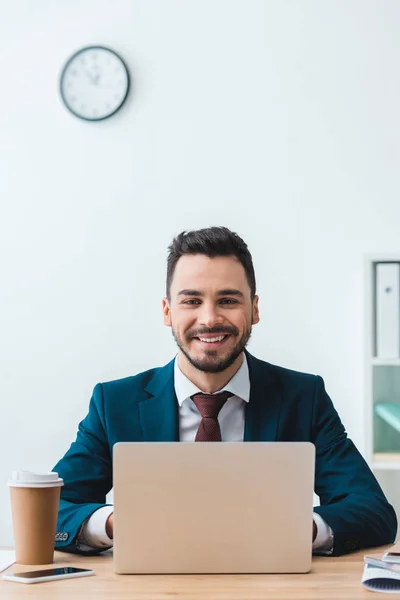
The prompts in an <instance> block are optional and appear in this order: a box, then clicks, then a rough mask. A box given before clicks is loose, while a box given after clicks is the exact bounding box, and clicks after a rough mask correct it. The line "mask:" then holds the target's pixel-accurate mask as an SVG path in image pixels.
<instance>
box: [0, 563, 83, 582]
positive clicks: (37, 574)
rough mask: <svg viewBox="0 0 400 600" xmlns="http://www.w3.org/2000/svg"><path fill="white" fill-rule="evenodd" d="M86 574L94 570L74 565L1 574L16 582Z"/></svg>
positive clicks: (4, 577)
mask: <svg viewBox="0 0 400 600" xmlns="http://www.w3.org/2000/svg"><path fill="white" fill-rule="evenodd" d="M87 575H94V571H92V570H90V569H77V568H76V567H57V568H55V569H44V570H43V571H25V573H24V572H22V573H8V574H7V575H3V579H7V580H8V581H17V582H18V583H41V582H42V581H55V580H57V579H68V578H69V577H86V576H87Z"/></svg>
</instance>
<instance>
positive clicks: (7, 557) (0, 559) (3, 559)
mask: <svg viewBox="0 0 400 600" xmlns="http://www.w3.org/2000/svg"><path fill="white" fill-rule="evenodd" d="M14 563H15V552H14V550H0V573H1V572H2V571H5V570H6V569H8V567H11V565H13V564H14Z"/></svg>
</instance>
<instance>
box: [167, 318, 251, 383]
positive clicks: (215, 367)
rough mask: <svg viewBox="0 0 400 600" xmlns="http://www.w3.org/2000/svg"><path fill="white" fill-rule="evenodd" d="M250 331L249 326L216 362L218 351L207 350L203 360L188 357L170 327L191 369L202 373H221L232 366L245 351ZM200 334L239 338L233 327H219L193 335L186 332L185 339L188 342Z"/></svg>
mask: <svg viewBox="0 0 400 600" xmlns="http://www.w3.org/2000/svg"><path fill="white" fill-rule="evenodd" d="M251 331H252V328H251V325H250V327H249V328H247V329H246V330H245V331H244V332H243V334H242V336H241V338H240V339H239V340H238V342H237V343H236V344H235V346H234V347H233V348H232V350H231V351H230V353H229V354H228V356H226V357H225V358H223V359H219V360H218V359H217V360H216V357H218V350H207V351H206V356H205V357H204V358H194V357H193V356H190V354H189V352H188V351H187V349H186V348H185V346H184V343H183V341H182V340H181V338H180V337H179V336H178V335H177V334H176V332H175V330H174V328H173V327H172V335H173V336H174V339H175V341H176V343H177V345H178V348H179V349H180V350H181V352H182V354H184V355H185V356H186V358H187V359H188V361H189V362H190V364H191V365H193V367H195V369H198V370H199V371H203V373H221V372H222V371H225V370H226V369H228V368H229V367H230V366H231V365H233V363H234V362H235V360H236V359H237V358H238V356H240V354H241V353H242V352H243V350H244V349H245V347H246V345H247V343H248V341H249V339H250V336H251ZM202 333H208V334H212V333H216V334H221V333H222V334H223V333H229V334H230V335H231V336H233V337H235V336H236V337H238V336H239V331H238V329H237V328H236V327H234V326H230V327H223V328H220V327H219V328H218V329H216V328H214V329H213V328H210V329H207V330H205V329H202V330H201V331H196V333H195V334H193V333H191V332H190V331H188V333H187V334H186V336H185V337H186V338H188V339H189V340H190V339H193V337H199V336H200V335H201V334H202ZM208 357H209V358H208Z"/></svg>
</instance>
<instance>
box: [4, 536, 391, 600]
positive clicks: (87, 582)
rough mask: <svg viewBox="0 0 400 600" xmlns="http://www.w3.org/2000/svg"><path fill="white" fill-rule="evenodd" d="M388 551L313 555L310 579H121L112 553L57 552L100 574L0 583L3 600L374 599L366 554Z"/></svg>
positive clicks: (60, 560) (58, 559) (61, 559)
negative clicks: (365, 577) (366, 577)
mask: <svg viewBox="0 0 400 600" xmlns="http://www.w3.org/2000/svg"><path fill="white" fill-rule="evenodd" d="M386 548H389V546H385V547H382V548H374V549H373V550H371V551H368V552H365V551H361V552H357V553H354V554H349V555H346V556H343V557H340V558H331V557H314V559H313V567H312V571H311V572H310V573H308V574H305V575H116V574H115V573H114V572H113V568H112V552H111V551H109V552H107V553H104V554H103V555H99V556H94V557H93V556H92V557H82V556H77V555H73V554H65V553H62V552H56V554H55V564H57V565H60V566H67V565H69V566H75V567H83V568H90V569H94V570H95V571H96V575H95V576H91V577H83V578H82V579H78V578H77V579H66V580H64V581H51V582H47V583H38V584H33V585H25V584H21V583H14V582H11V581H4V580H0V597H1V598H7V600H22V599H25V598H30V599H36V600H50V599H51V600H86V599H87V598H96V600H141V599H143V600H164V599H165V600H166V599H168V600H170V599H171V597H175V598H182V599H185V600H192V599H193V600H214V599H215V600H267V599H269V598H279V599H282V600H290V599H293V600H303V599H304V600H305V599H307V600H309V599H312V598H315V599H318V600H334V599H336V598H338V599H339V598H340V599H341V600H356V599H357V598H364V599H365V598H371V592H369V591H368V590H366V589H365V588H364V587H362V586H361V583H360V581H361V574H362V571H363V556H364V554H369V553H372V554H378V553H381V552H383V551H384V550H385V549H386ZM50 566H51V565H50ZM38 568H41V569H43V568H46V567H44V566H41V567H38ZM33 569H34V567H26V566H18V569H17V567H16V565H14V566H13V567H10V568H9V569H8V570H7V571H6V572H11V571H13V570H18V571H22V570H26V571H29V570H33ZM383 596H385V595H384V594H381V597H383ZM375 597H378V596H377V595H376V594H375V595H374V598H375Z"/></svg>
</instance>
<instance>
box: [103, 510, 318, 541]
mask: <svg viewBox="0 0 400 600" xmlns="http://www.w3.org/2000/svg"><path fill="white" fill-rule="evenodd" d="M111 516H112V515H111ZM312 525H313V530H312V531H313V533H312V541H314V540H315V538H316V537H317V532H318V529H317V526H316V524H315V521H313V522H312Z"/></svg>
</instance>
